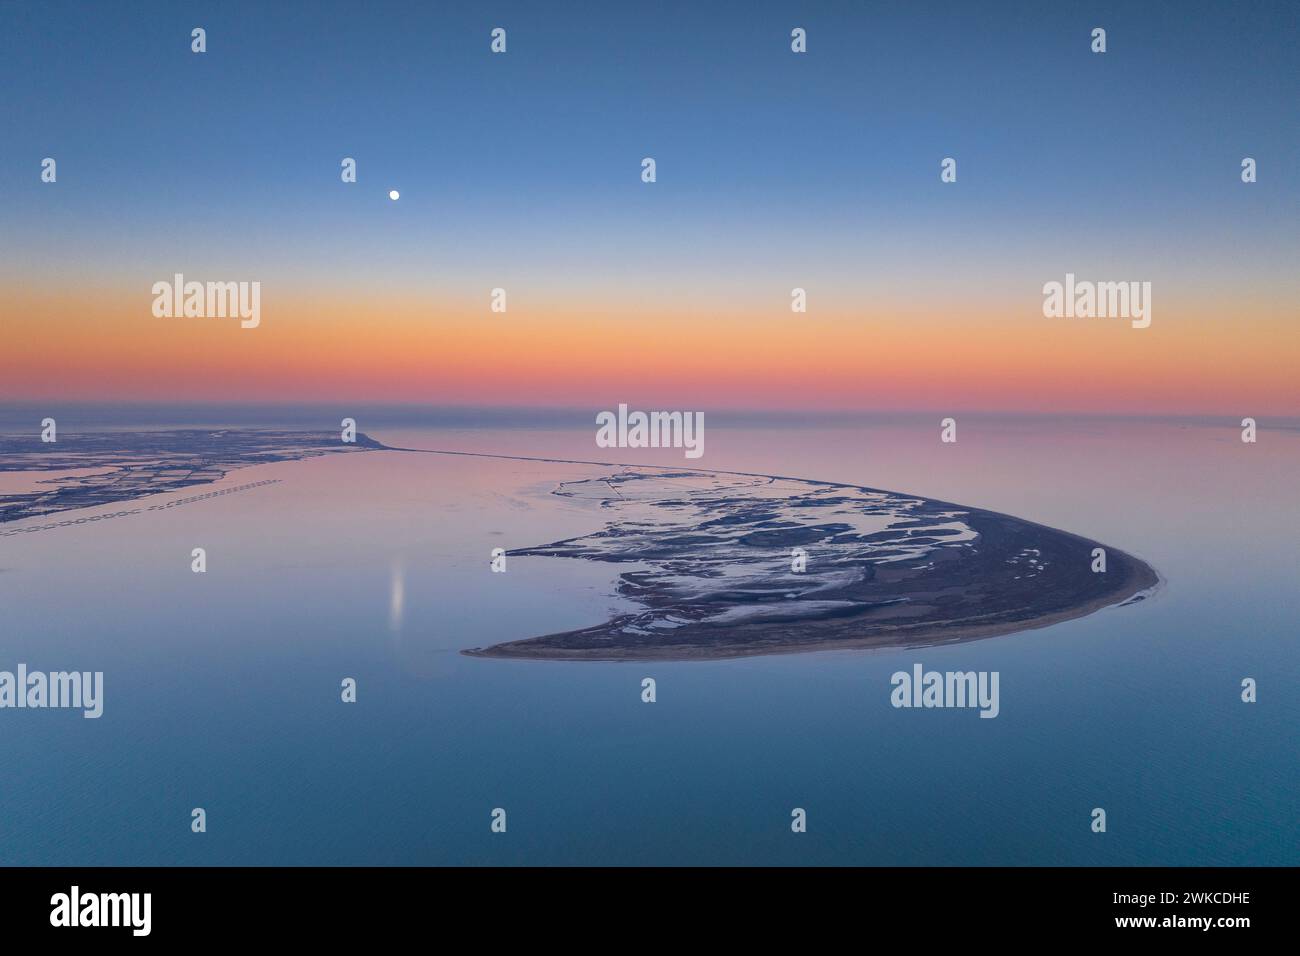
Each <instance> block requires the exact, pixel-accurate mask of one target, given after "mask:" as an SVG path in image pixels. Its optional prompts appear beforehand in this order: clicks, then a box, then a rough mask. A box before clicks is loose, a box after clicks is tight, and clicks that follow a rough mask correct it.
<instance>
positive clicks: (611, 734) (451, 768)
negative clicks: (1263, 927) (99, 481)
mask: <svg viewBox="0 0 1300 956" xmlns="http://www.w3.org/2000/svg"><path fill="white" fill-rule="evenodd" d="M61 424H62V423H61ZM360 425H361V427H362V428H363V429H365V430H366V431H367V432H368V433H369V434H371V435H372V436H373V437H374V438H376V439H378V440H380V441H384V442H386V443H388V444H394V445H398V444H400V445H404V446H407V447H413V448H450V449H459V450H465V451H482V452H489V453H501V452H505V453H509V454H521V455H529V454H533V455H541V456H543V457H560V458H574V459H595V458H600V457H602V456H600V455H597V454H595V452H596V449H595V448H594V438H593V436H594V427H593V428H592V429H588V430H578V429H574V430H566V431H557V432H543V431H531V430H508V429H485V430H482V431H478V432H472V431H465V430H459V431H456V430H424V431H420V430H411V429H409V428H408V429H392V430H386V429H385V428H383V427H382V425H380V424H375V425H370V426H369V427H368V426H367V423H365V422H361V423H360ZM937 433H938V429H937V423H936V427H934V428H929V427H924V426H920V425H918V426H911V425H907V424H899V425H888V426H885V425H877V426H866V425H864V426H862V427H835V428H803V429H797V428H756V427H755V428H743V429H725V428H721V427H718V428H715V429H711V432H710V436H709V445H708V453H707V456H706V460H704V461H702V462H701V463H700V465H701V467H705V468H716V469H723V470H735V471H749V472H758V473H765V474H777V475H787V476H790V477H793V478H811V479H820V480H828V481H840V482H846V483H850V484H861V485H866V486H869V487H875V488H883V489H891V490H895V491H900V492H903V493H906V494H910V495H919V496H924V497H928V498H936V499H939V500H944V501H953V502H958V503H960V504H962V505H968V506H972V507H978V508H986V509H990V510H994V511H1000V512H1006V513H1009V514H1012V515H1016V516H1018V517H1021V518H1025V519H1028V520H1031V521H1037V522H1041V523H1043V524H1046V525H1048V526H1051V527H1056V528H1062V529H1064V530H1067V531H1072V532H1076V533H1078V534H1081V535H1084V536H1086V537H1090V538H1096V539H1098V540H1102V541H1106V542H1113V543H1114V544H1115V546H1117V547H1120V548H1123V549H1125V550H1127V551H1130V552H1131V553H1133V554H1136V555H1138V556H1140V557H1142V558H1144V559H1145V560H1147V561H1149V562H1150V563H1151V564H1152V565H1153V566H1155V567H1157V568H1159V569H1160V571H1161V573H1162V575H1163V576H1164V578H1165V580H1166V587H1165V588H1164V589H1163V590H1162V591H1161V593H1160V594H1159V595H1158V596H1157V598H1156V599H1155V600H1153V601H1148V602H1143V603H1142V604H1140V605H1136V606H1134V607H1131V608H1125V609H1122V610H1118V609H1116V610H1106V611H1101V612H1099V613H1097V614H1095V615H1092V616H1090V617H1087V618H1084V619H1080V620H1075V621H1069V622H1066V623H1063V624H1059V625H1055V626H1052V627H1049V628H1045V629H1042V630H1037V631H1028V632H1023V633H1020V634H1015V635H1011V636H1008V637H1004V638H998V639H995V640H989V641H981V642H978V643H975V644H968V645H959V646H953V647H942V648H926V649H924V650H916V651H880V652H870V653H853V652H845V653H823V654H810V655H799V656H788V657H772V658H754V659H749V660H743V661H730V662H698V661H697V662H690V663H681V664H674V663H655V664H654V665H652V666H651V665H635V664H633V665H628V664H591V663H579V664H567V663H556V662H545V663H536V662H526V661H525V662H520V661H497V660H477V659H472V658H467V657H464V656H462V655H461V654H459V653H458V652H459V650H460V649H462V648H469V647H481V646H485V645H489V644H493V643H499V642H502V641H508V640H513V639H516V638H518V637H520V636H521V635H532V634H542V633H551V632H557V631H562V630H566V629H571V628H580V627H587V626H591V625H593V624H597V623H599V622H601V621H604V620H606V619H608V618H609V617H611V616H612V615H615V614H618V613H621V612H626V611H628V610H629V605H628V604H627V602H625V601H623V600H622V599H620V598H618V597H611V595H612V594H613V591H614V583H615V580H616V576H617V572H618V571H619V570H620V569H619V568H617V567H614V566H610V565H607V564H601V563H599V562H581V561H556V560H554V559H547V558H540V557H524V556H520V557H517V558H516V557H511V559H510V562H509V569H508V572H507V573H505V574H493V573H491V571H490V570H489V562H488V556H489V554H490V552H491V550H492V549H493V548H495V547H502V548H506V549H507V550H509V549H511V548H523V547H529V546H532V545H536V544H537V543H539V542H548V541H552V542H553V541H562V540H566V539H569V538H578V537H580V536H583V535H587V534H590V533H592V532H593V531H594V530H596V529H598V528H600V527H601V526H602V525H603V524H604V520H603V517H602V516H601V515H600V514H599V503H598V502H595V501H592V500H581V499H578V498H565V497H563V496H558V495H554V494H552V493H551V492H552V491H553V490H554V489H555V488H556V487H557V486H558V485H559V484H560V483H562V482H581V481H586V480H589V479H593V478H596V477H599V475H600V474H605V473H607V470H606V471H604V472H602V471H601V470H600V469H597V468H593V467H589V466H584V465H578V464H555V463H553V464H546V463H539V462H516V461H508V460H501V459H489V458H468V457H451V456H441V455H413V454H398V453H390V452H380V451H375V452H366V453H364V454H356V455H336V456H325V457H318V458H313V459H308V460H300V461H280V462H274V463H271V464H267V465H259V466H255V467H252V468H248V469H241V470H240V471H239V472H238V473H235V474H231V475H228V476H227V477H226V478H225V479H222V481H220V482H218V483H216V484H214V485H212V486H210V487H211V488H212V489H214V490H219V489H221V488H223V487H226V486H228V485H230V486H233V485H244V484H251V483H252V482H256V481H263V480H265V481H268V482H270V483H268V484H263V485H258V486H256V487H249V488H247V489H246V490H243V491H241V492H239V493H237V494H229V495H224V496H220V497H213V498H208V499H204V500H198V501H194V502H193V503H191V504H188V505H186V506H185V507H173V508H166V507H161V508H159V509H158V510H150V508H149V507H146V508H144V509H142V510H141V511H140V512H139V513H136V514H130V515H127V516H124V517H121V518H118V519H115V520H112V521H98V522H88V523H85V524H81V525H76V526H68V527H58V528H54V529H53V530H49V531H43V532H41V533H39V534H18V535H13V536H6V537H0V609H3V610H2V615H0V616H2V620H3V627H2V629H0V669H3V668H5V667H10V668H12V666H13V665H16V664H17V663H19V662H23V663H26V664H27V665H28V666H29V667H30V668H32V669H41V670H46V671H50V670H60V669H78V670H92V671H95V670H102V671H103V672H104V674H105V677H104V713H103V717H102V718H101V719H99V720H95V721H87V720H83V719H81V718H80V716H79V715H68V714H65V713H62V712H57V711H29V710H24V711H16V710H5V711H0V767H2V768H3V769H4V773H3V776H2V777H0V780H3V783H2V784H0V862H3V863H22V864H32V863H46V864H49V863H63V864H81V863H138V864H148V863H183V864H198V863H228V864H237V863H301V864H310V863H466V862H483V863H757V862H768V863H950V864H972V863H974V864H988V863H1008V864H1033V863H1081V864H1134V863H1172V864H1187V863H1205V864H1233V863H1274V864H1278V863H1290V864H1294V863H1295V862H1297V861H1296V859H1295V852H1296V851H1295V847H1296V846H1297V844H1298V843H1300V832H1297V823H1296V820H1297V818H1298V817H1300V813H1297V810H1298V809H1300V808H1298V807H1297V797H1296V794H1297V793H1298V792H1300V780H1298V779H1297V769H1296V761H1295V760H1294V750H1293V744H1292V741H1293V739H1294V736H1293V728H1294V727H1295V726H1296V725H1297V722H1298V719H1300V703H1298V701H1297V697H1296V692H1295V688H1296V687H1297V686H1300V654H1297V648H1296V642H1295V638H1294V620H1295V610H1296V605H1295V585H1294V574H1295V551H1294V542H1295V541H1296V540H1300V516H1298V514H1297V509H1296V508H1295V507H1294V493H1293V490H1292V489H1293V487H1294V478H1293V476H1294V474H1295V472H1296V470H1297V465H1300V448H1298V444H1300V443H1298V442H1297V440H1296V438H1295V437H1294V436H1293V435H1292V434H1290V433H1284V432H1279V431H1270V430H1268V428H1267V427H1266V428H1264V429H1262V430H1261V436H1260V441H1259V443H1257V444H1256V445H1243V444H1242V443H1241V442H1240V441H1239V440H1238V438H1237V430H1236V429H1233V428H1228V427H1224V428H1222V429H1216V428H1192V427H1179V426H1171V425H1156V424H1123V423H1107V424H1104V425H1097V424H1095V423H1085V424H1078V423H1074V424H1072V423H1032V424H1026V423H1024V422H996V421H993V420H987V421H983V422H963V427H962V432H961V440H960V442H959V443H958V444H957V445H947V446H944V445H940V443H939V441H938V438H937ZM626 460H627V461H628V462H631V463H642V464H645V463H649V464H655V463H657V464H670V465H674V466H677V465H680V461H679V460H677V461H658V460H656V459H655V458H654V457H653V455H651V454H650V453H649V452H641V451H638V452H630V451H629V452H628V453H627V457H626ZM173 497H174V498H184V497H186V494H185V492H183V491H176V492H173V493H171V494H170V495H167V494H165V495H159V496H154V497H150V498H146V499H142V500H141V502H140V503H141V504H148V505H150V506H152V505H153V504H163V505H165V504H166V503H167V501H169V500H171V499H172V498H173ZM104 508H105V509H107V510H121V508H120V507H118V508H114V506H104ZM98 510H101V509H93V508H92V509H87V510H86V512H85V513H86V514H88V515H93V514H95V513H97V511H98ZM195 547H203V548H205V549H206V552H207V556H208V570H207V572H206V573H205V574H195V573H193V572H192V571H191V570H190V553H191V551H192V549H193V548H195ZM395 629H396V630H399V631H400V640H395V639H394V637H393V634H394V631H395ZM916 662H920V663H922V664H924V666H925V667H927V668H934V669H938V670H976V671H998V672H1000V674H1001V682H1000V686H1001V713H1000V714H999V716H998V718H997V719H996V720H978V719H976V720H966V719H964V718H967V717H970V716H972V715H971V714H969V713H959V712H951V711H947V712H945V711H925V710H906V711H904V710H895V709H893V708H891V707H890V705H889V699H888V698H889V691H890V684H889V675H890V674H891V673H892V672H894V671H895V670H899V669H910V668H911V667H912V665H913V664H914V663H916ZM645 676H653V677H655V678H656V681H657V683H658V701H657V702H656V703H655V704H653V705H649V704H643V703H642V702H641V700H640V680H641V679H642V678H643V677H645ZM1247 676H1249V677H1254V678H1256V679H1257V680H1258V681H1259V687H1260V701H1261V702H1260V703H1259V704H1256V705H1247V704H1243V703H1242V702H1241V701H1240V698H1239V688H1240V681H1241V679H1242V678H1243V677H1247ZM344 677H355V678H356V679H357V681H358V702H357V703H355V704H344V703H342V702H341V700H340V695H339V686H340V681H341V680H342V679H343V678H344ZM65 718H66V719H65ZM195 806H204V807H205V808H207V810H208V818H209V832H208V834H207V837H208V839H205V840H199V839H196V838H195V837H194V835H193V834H191V833H190V831H189V825H188V824H189V811H190V809H191V808H193V807H195ZM495 806H503V807H506V808H507V809H508V810H509V813H510V819H511V828H510V835H509V838H508V839H503V838H500V837H498V838H495V839H494V838H491V835H490V834H489V831H488V826H487V822H488V811H489V810H490V809H491V808H492V807H495ZM794 806H801V807H806V808H808V810H809V830H808V833H807V834H804V835H802V836H800V837H797V838H792V837H791V834H790V832H789V812H790V808H791V807H794ZM1097 806H1101V807H1104V808H1105V809H1106V811H1107V817H1108V821H1109V831H1110V832H1108V833H1107V834H1105V835H1104V836H1103V835H1097V834H1092V833H1091V832H1090V829H1089V826H1088V824H1089V820H1090V818H1089V813H1090V811H1091V809H1092V808H1093V807H1097Z"/></svg>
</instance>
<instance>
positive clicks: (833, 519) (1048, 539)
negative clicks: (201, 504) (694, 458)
mask: <svg viewBox="0 0 1300 956" xmlns="http://www.w3.org/2000/svg"><path fill="white" fill-rule="evenodd" d="M376 450H383V451H396V452H406V453H413V452H419V453H424V454H440V455H468V456H471V457H482V458H502V459H509V460H515V461H538V462H554V463H564V464H582V465H590V466H597V467H602V468H607V469H611V471H610V473H609V474H606V475H603V476H600V477H595V478H588V479H584V480H581V481H571V482H565V483H563V484H561V485H560V486H559V487H557V488H556V489H554V494H556V495H558V496H562V497H567V498H570V499H576V500H584V501H587V502H589V503H590V504H591V506H592V509H593V517H595V516H596V515H599V516H600V517H602V518H603V519H604V523H603V525H602V526H600V527H597V528H596V529H595V530H593V531H592V532H590V533H589V534H586V535H582V536H580V537H576V538H570V539H566V540H563V541H556V542H552V543H550V544H544V545H536V546H532V547H525V548H518V549H513V550H510V551H509V552H508V554H509V555H510V556H514V557H517V558H519V557H528V558H538V557H541V558H555V559H562V558H567V559H576V560H583V561H600V562H608V563H612V564H619V565H628V566H629V569H628V570H626V571H623V572H622V573H621V574H620V575H619V579H618V584H617V587H616V590H617V593H618V595H619V596H621V597H623V598H625V599H626V600H627V601H629V602H630V603H631V604H632V605H633V606H634V610H632V611H630V612H627V613H623V614H619V615H616V616H614V617H612V618H611V619H610V620H607V621H604V622H602V623H599V624H596V625H594V626H591V627H587V628H581V629H578V630H573V631H564V632H560V633H556V634H545V635H541V636H536V637H529V638H523V639H519V640H514V641H508V642H505V643H501V644H496V645H493V646H490V647H485V648H474V649H471V650H466V651H463V652H462V653H464V654H467V655H469V656H472V657H484V658H514V659H531V660H589V661H633V660H708V659H720V658H731V657H746V656H752V655H759V654H780V653H795V652H802V651H817V650H832V649H862V648H881V647H906V646H921V645H934V644H945V643H955V642H960V641H970V640H976V639H979V638H985V637H994V636H997V635H1002V634H1010V633H1013V632H1016V631H1023V630H1028V629H1031V628H1040V627H1046V626H1048V625H1050V624H1055V623H1057V622H1060V621H1067V620H1070V619H1072V618H1077V617H1083V616H1084V615H1087V614H1091V613H1093V612H1094V611H1097V610H1100V609H1101V608H1105V607H1109V606H1111V605H1117V604H1124V603H1132V602H1134V601H1140V600H1142V599H1143V598H1144V597H1145V596H1146V594H1147V593H1148V592H1150V591H1152V589H1154V588H1155V587H1156V586H1157V585H1158V584H1159V583H1160V578H1159V576H1158V575H1157V574H1156V572H1155V571H1154V570H1153V569H1152V568H1151V567H1150V566H1148V565H1147V564H1146V563H1144V562H1143V561H1141V560H1139V559H1138V558H1136V557H1134V556H1132V555H1130V554H1127V553H1125V552H1124V551H1121V550H1119V549H1118V548H1113V547H1109V546H1105V545H1101V544H1099V543H1098V542H1096V541H1091V540H1089V539H1087V538H1083V537H1080V536H1078V535H1074V534H1070V533H1068V532H1065V531H1059V530H1056V529H1053V528H1049V527H1046V526H1044V525H1040V524H1035V523H1033V522H1029V521H1024V520H1022V519H1019V518H1015V517H1012V516H1010V515H1005V514H999V513H996V512H992V511H984V510H981V509H978V508H970V507H967V506H963V505H956V504H951V503H949V502H944V501H936V500H932V499H926V498H921V497H917V496H914V495H905V494H900V493H897V492H892V491H881V490H877V489H872V488H867V487H862V486H857V485H845V484H837V483H833V482H825V481H814V480H808V479H801V478H785V477H780V476H775V475H754V474H744V473H737V472H714V471H705V470H699V469H682V468H667V467H661V468H653V467H649V466H628V465H620V464H617V463H613V462H595V461H574V460H571V459H550V458H535V457H534V458H528V457H522V456H511V455H490V454H482V453H469V452H456V451H440V450H434V449H413V448H391V447H389V446H387V445H384V444H382V443H380V442H378V441H375V440H374V439H372V438H370V437H368V436H366V435H364V434H361V433H358V434H357V436H356V442H355V443H344V442H343V441H342V440H341V438H340V435H339V433H338V432H337V431H286V430H275V429H263V428H217V429H198V428H191V429H171V430H163V429H159V430H142V431H97V432H86V433H81V434H67V435H60V436H59V440H58V441H57V442H55V443H44V442H41V441H40V438H39V435H34V434H24V435H7V436H0V525H3V524H11V523H13V522H17V521H21V520H23V519H28V518H38V517H41V516H47V515H60V514H62V513H64V512H71V511H75V510H78V509H83V508H92V507H97V506H101V505H110V504H115V503H123V502H131V501H135V500H137V499H141V498H145V497H147V496H150V495H156V494H161V493H165V492H174V491H178V490H181V489H184V488H188V487H194V486H203V485H210V484H212V483H214V482H216V481H218V480H220V479H221V478H223V477H224V476H225V475H226V474H228V473H229V472H231V471H234V470H236V469H240V468H245V467H249V466H252V465H258V464H266V463H270V462H279V461H291V460H295V459H302V458H310V457H315V456H320V455H328V454H354V453H357V452H364V451H376ZM6 478H8V479H9V482H8V484H6ZM269 483H271V481H259V482H252V483H249V484H245V485H240V486H234V487H225V488H222V489H220V490H215V491H210V492H207V493H206V494H200V495H196V496H194V497H192V498H183V499H173V500H170V501H169V502H167V503H166V504H158V505H154V506H151V507H150V508H149V509H147V510H155V509H163V508H169V507H171V506H173V505H178V504H186V503H190V502H198V501H202V500H204V499H206V498H210V497H215V496H217V495H223V494H229V493H232V492H236V491H242V490H245V489H252V488H255V487H258V486H260V485H264V484H269ZM139 510H145V509H141V508H136V509H132V510H126V511H121V512H114V513H110V514H106V515H102V516H96V517H92V518H88V519H67V520H64V521H59V522H56V523H54V524H47V525H32V526H24V527H21V528H12V529H6V530H0V535H5V536H8V535H12V534H23V533H27V532H32V531H40V530H46V529H48V528H53V527H60V526H63V525H67V524H79V523H80V522H81V521H82V520H98V519H99V518H100V517H116V516H118V515H129V514H135V513H137V512H138V511H139ZM1096 548H1104V550H1105V560H1106V570H1105V571H1104V572H1102V573H1096V572H1094V571H1093V570H1092V565H1093V561H1094V558H1093V551H1094V549H1096ZM796 549H799V550H798V551H796Z"/></svg>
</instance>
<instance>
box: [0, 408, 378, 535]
mask: <svg viewBox="0 0 1300 956" xmlns="http://www.w3.org/2000/svg"><path fill="white" fill-rule="evenodd" d="M382 447H383V446H382V445H381V444H379V442H377V441H373V440H372V439H370V438H368V437H366V436H365V435H362V434H358V435H357V440H356V443H355V444H353V443H348V444H345V443H344V442H343V441H342V440H341V438H340V434H339V432H337V431H328V432H326V431H276V430H273V429H254V428H186V429H159V430H153V431H96V432H82V433H75V434H74V433H64V434H60V435H59V436H58V440H57V441H54V442H43V441H41V438H40V435H39V434H36V433H29V434H23V435H0V523H4V522H10V521H20V520H23V519H24V518H38V517H41V516H43V515H52V514H58V513H59V512H63V511H72V510H75V509H78V508H94V507H98V506H100V505H110V504H118V503H121V502H127V501H134V500H136V499H138V498H143V497H145V496H147V495H156V494H162V493H164V492H169V491H178V490H180V489H182V488H189V487H191V486H194V485H207V484H211V483H213V482H215V481H219V480H220V479H222V478H224V477H225V476H226V474H227V473H228V472H231V471H234V470H235V469H237V468H246V467H248V466H249V465H264V464H267V463H269V462H274V461H292V460H294V459H298V458H310V457H312V456H315V455H327V454H339V453H347V452H355V451H358V450H366V449H375V448H382ZM38 471H39V472H55V473H56V474H54V475H52V476H51V477H48V478H42V479H40V480H39V481H37V482H36V483H34V484H33V485H32V486H30V487H24V489H23V490H20V491H18V492H16V493H8V491H7V489H6V488H5V486H4V484H3V479H4V477H5V473H6V472H8V473H15V472H38ZM86 472H90V473H89V474H86Z"/></svg>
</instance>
